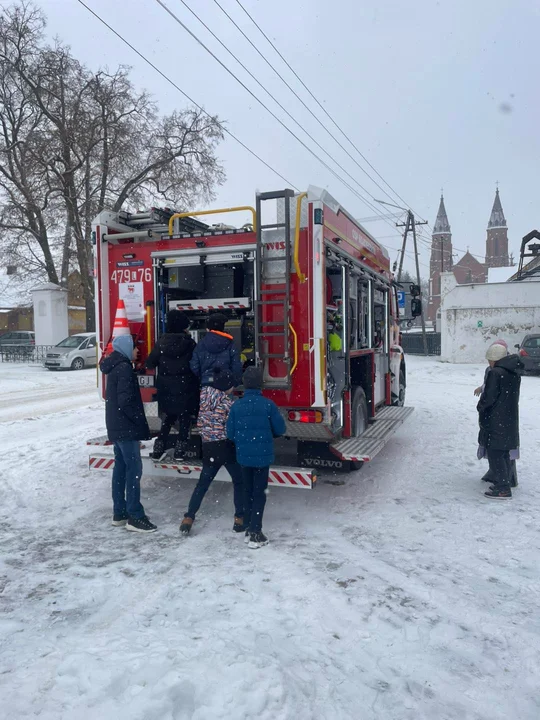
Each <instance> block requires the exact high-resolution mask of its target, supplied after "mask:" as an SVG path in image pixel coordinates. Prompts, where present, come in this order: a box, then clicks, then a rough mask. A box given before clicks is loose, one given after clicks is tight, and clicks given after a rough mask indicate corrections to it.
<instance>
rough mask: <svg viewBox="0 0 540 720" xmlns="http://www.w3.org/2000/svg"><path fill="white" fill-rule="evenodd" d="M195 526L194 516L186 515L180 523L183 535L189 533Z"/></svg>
mask: <svg viewBox="0 0 540 720" xmlns="http://www.w3.org/2000/svg"><path fill="white" fill-rule="evenodd" d="M192 527H193V518H190V517H185V518H184V519H183V520H182V524H181V525H180V532H181V533H182V535H189V532H190V530H191V528H192Z"/></svg>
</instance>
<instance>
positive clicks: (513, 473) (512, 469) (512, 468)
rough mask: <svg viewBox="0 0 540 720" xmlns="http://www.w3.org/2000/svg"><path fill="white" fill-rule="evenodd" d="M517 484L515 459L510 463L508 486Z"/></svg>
mask: <svg viewBox="0 0 540 720" xmlns="http://www.w3.org/2000/svg"><path fill="white" fill-rule="evenodd" d="M517 486H518V476H517V468H516V461H515V460H512V462H511V463H510V487H513V488H515V487H517Z"/></svg>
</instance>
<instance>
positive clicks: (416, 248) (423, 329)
mask: <svg viewBox="0 0 540 720" xmlns="http://www.w3.org/2000/svg"><path fill="white" fill-rule="evenodd" d="M409 216H410V224H411V225H412V234H413V243H414V259H415V262H416V282H417V283H418V287H419V288H420V299H422V285H421V283H420V263H419V261H418V245H417V243H416V225H417V223H416V222H415V220H414V215H413V213H412V212H411V211H410V210H409ZM421 224H422V223H418V225H421ZM423 224H426V223H423ZM441 282H442V278H441ZM420 321H421V323H422V340H423V341H424V355H427V354H428V346H427V336H426V319H425V317H424V303H423V302H422V312H421V314H420Z"/></svg>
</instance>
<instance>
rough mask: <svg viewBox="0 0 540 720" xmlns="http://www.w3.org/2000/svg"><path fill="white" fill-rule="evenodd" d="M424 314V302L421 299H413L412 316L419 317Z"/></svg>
mask: <svg viewBox="0 0 540 720" xmlns="http://www.w3.org/2000/svg"><path fill="white" fill-rule="evenodd" d="M421 314H422V301H421V300H420V298H412V300H411V315H412V316H413V317H418V316H419V315H421Z"/></svg>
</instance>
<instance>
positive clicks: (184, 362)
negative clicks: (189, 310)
mask: <svg viewBox="0 0 540 720" xmlns="http://www.w3.org/2000/svg"><path fill="white" fill-rule="evenodd" d="M188 327H189V318H188V317H187V315H186V314H185V313H184V312H181V311H180V310H170V311H169V313H168V314H167V332H166V333H165V334H164V335H162V336H161V337H160V338H159V340H158V341H157V343H156V344H155V345H154V347H153V348H152V352H151V353H150V355H149V356H148V358H147V360H146V367H147V368H149V369H150V370H153V369H154V368H157V369H158V376H157V381H156V388H157V398H158V408H159V412H160V414H162V415H163V419H162V423H161V430H160V431H159V435H158V436H157V438H156V441H155V442H154V450H153V452H152V455H151V457H152V458H153V459H155V460H160V459H161V458H162V457H163V454H164V453H165V450H166V447H167V440H168V438H169V433H170V432H171V428H172V426H173V425H174V424H175V423H178V439H177V441H176V445H175V448H174V459H175V460H180V459H181V458H182V457H183V456H184V453H185V450H186V444H187V440H188V438H189V431H190V427H191V422H192V418H194V417H196V415H197V408H198V404H199V381H198V379H197V378H196V377H195V375H194V374H193V373H192V372H191V370H190V361H191V357H192V355H193V350H194V349H195V341H194V340H193V338H192V337H191V336H190V335H189V334H188V333H187V332H186V330H187V329H188Z"/></svg>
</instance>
